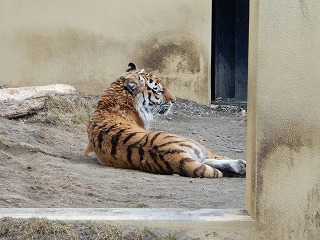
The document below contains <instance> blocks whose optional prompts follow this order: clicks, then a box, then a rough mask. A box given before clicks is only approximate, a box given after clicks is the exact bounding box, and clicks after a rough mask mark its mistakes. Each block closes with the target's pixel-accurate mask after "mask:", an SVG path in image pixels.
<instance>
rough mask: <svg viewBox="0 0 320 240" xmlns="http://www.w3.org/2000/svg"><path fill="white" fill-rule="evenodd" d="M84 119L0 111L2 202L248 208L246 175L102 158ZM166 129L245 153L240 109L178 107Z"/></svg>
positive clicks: (160, 125)
mask: <svg viewBox="0 0 320 240" xmlns="http://www.w3.org/2000/svg"><path fill="white" fill-rule="evenodd" d="M85 125H86V124H85V123H78V124H72V125H69V126H66V125H64V124H53V123H45V122H43V123H41V122H36V121H27V120H26V119H19V120H8V119H4V118H0V191H1V194H0V207H5V208H9V207H67V208H75V207H79V208H87V207H88V208H89V207H99V208H137V207H138V208H191V209H197V208H243V207H244V192H245V178H222V179H195V178H186V177H180V176H178V175H169V176H167V175H165V176H164V175H154V174H149V173H144V172H140V171H134V170H126V169H115V168H111V167H106V166H102V165H100V164H99V162H98V160H97V159H96V158H95V157H94V156H91V157H89V158H85V157H83V156H82V150H83V149H84V147H85V146H86V144H87V134H86V127H85ZM154 128H155V129H163V130H167V131H169V132H174V133H177V134H180V135H183V136H186V137H189V138H192V139H196V140H198V141H200V142H201V143H202V144H204V145H205V146H207V147H208V148H209V149H211V150H212V151H213V152H215V153H217V154H221V155H225V156H228V157H229V158H234V159H245V151H246V149H245V139H246V121H244V120H243V119H241V118H240V114H239V113H237V114H231V113H225V112H221V113H219V112H217V113H215V114H210V115H209V116H198V115H196V114H193V115H187V114H180V113H179V108H178V107H177V108H176V109H175V110H174V112H173V114H171V115H169V116H167V117H162V118H159V119H157V121H156V122H155V125H154Z"/></svg>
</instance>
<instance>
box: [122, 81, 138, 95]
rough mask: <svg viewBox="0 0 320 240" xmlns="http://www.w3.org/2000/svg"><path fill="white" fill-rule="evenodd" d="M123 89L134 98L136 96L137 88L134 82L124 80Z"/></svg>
mask: <svg viewBox="0 0 320 240" xmlns="http://www.w3.org/2000/svg"><path fill="white" fill-rule="evenodd" d="M123 85H124V86H125V88H126V89H127V90H128V91H129V92H131V93H132V94H133V95H134V96H135V95H137V94H138V91H139V89H138V86H137V83H136V82H135V81H132V80H130V79H124V84H123Z"/></svg>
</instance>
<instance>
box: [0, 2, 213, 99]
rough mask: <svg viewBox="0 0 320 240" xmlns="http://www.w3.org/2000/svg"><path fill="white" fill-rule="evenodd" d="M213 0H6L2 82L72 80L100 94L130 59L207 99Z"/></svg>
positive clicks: (1, 13) (0, 14)
mask: <svg viewBox="0 0 320 240" xmlns="http://www.w3.org/2000/svg"><path fill="white" fill-rule="evenodd" d="M211 6H212V3H211V1H209V0H175V1H171V0H163V1H150V0H130V1H127V0H108V1H105V0H94V1H85V0H68V1H65V0H56V1H49V0H44V1H38V0H28V1H21V0H2V1H0V55H1V60H0V71H1V75H0V85H2V84H9V85H11V86H25V85H44V84H52V83H68V84H72V85H74V86H76V87H77V88H78V89H79V90H80V91H81V92H83V93H85V94H100V93H101V91H102V89H104V88H106V87H107V86H108V85H109V84H110V83H111V82H112V81H114V80H115V79H116V78H117V77H118V76H119V75H120V74H122V73H123V71H125V70H126V67H127V64H128V63H129V62H135V63H136V64H137V65H138V66H139V67H141V68H145V69H146V70H147V71H152V72H154V73H156V74H157V75H159V76H160V77H162V78H163V79H164V80H165V81H166V82H167V84H168V85H169V87H170V89H172V91H173V92H174V93H175V94H176V95H177V96H179V97H182V98H187V99H190V100H194V101H197V102H199V103H205V104H208V103H209V102H210V92H209V89H210V78H211V76H210V71H211V66H210V64H211V60H210V58H211Z"/></svg>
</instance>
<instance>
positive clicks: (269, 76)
mask: <svg viewBox="0 0 320 240" xmlns="http://www.w3.org/2000/svg"><path fill="white" fill-rule="evenodd" d="M250 7H251V9H250V35H249V38H250V43H249V49H250V50H249V98H248V99H249V103H248V104H249V107H248V147H247V149H249V150H248V155H247V157H248V159H247V160H248V161H249V165H248V175H247V176H248V177H247V199H246V200H247V209H248V211H249V212H250V214H251V216H253V217H254V218H255V220H256V228H257V230H258V233H259V234H258V236H257V239H268V240H271V239H282V240H283V239H308V240H310V239H319V237H320V107H319V103H320V94H319V90H320V67H319V66H320V40H319V39H320V15H319V13H320V2H319V1H318V0H299V1H284V0H281V1H279V0H252V1H251V2H250Z"/></svg>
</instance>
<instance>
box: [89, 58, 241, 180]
mask: <svg viewBox="0 0 320 240" xmlns="http://www.w3.org/2000/svg"><path fill="white" fill-rule="evenodd" d="M175 102H176V97H175V96H174V95H173V94H172V93H171V92H170V91H169V89H168V88H167V87H166V85H165V84H164V82H163V81H162V80H161V79H160V78H158V77H156V76H154V75H153V74H151V73H146V72H145V71H144V70H143V69H141V70H139V69H138V68H137V67H136V65H135V64H134V63H129V65H128V68H127V70H126V72H125V73H124V74H122V75H121V76H120V77H119V78H118V79H117V80H116V81H114V82H113V83H111V85H110V86H109V87H108V88H107V89H106V90H105V91H104V92H103V93H102V94H101V96H100V98H99V100H98V103H97V106H96V109H95V111H94V113H93V114H92V116H91V117H90V120H89V123H88V125H87V133H88V141H89V143H88V145H87V147H86V148H85V150H84V151H83V155H84V156H88V154H89V153H90V152H94V153H95V154H96V156H97V157H98V159H99V161H100V163H101V164H102V165H106V166H110V167H116V168H124V169H134V170H140V171H144V172H148V173H154V174H163V175H165V174H167V175H172V174H178V175H180V176H185V177H193V178H220V177H223V176H243V175H245V172H246V162H245V161H244V160H238V159H235V160H233V159H228V158H227V157H224V156H220V155H216V154H213V153H211V152H210V151H209V150H208V149H207V148H206V147H204V146H203V145H201V144H199V143H198V142H196V141H194V140H191V139H187V138H185V137H182V136H178V135H176V134H173V133H169V132H166V131H160V130H154V131H150V125H151V123H152V122H153V120H154V116H155V115H156V114H168V112H170V110H171V108H172V106H173V104H174V103H175Z"/></svg>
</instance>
